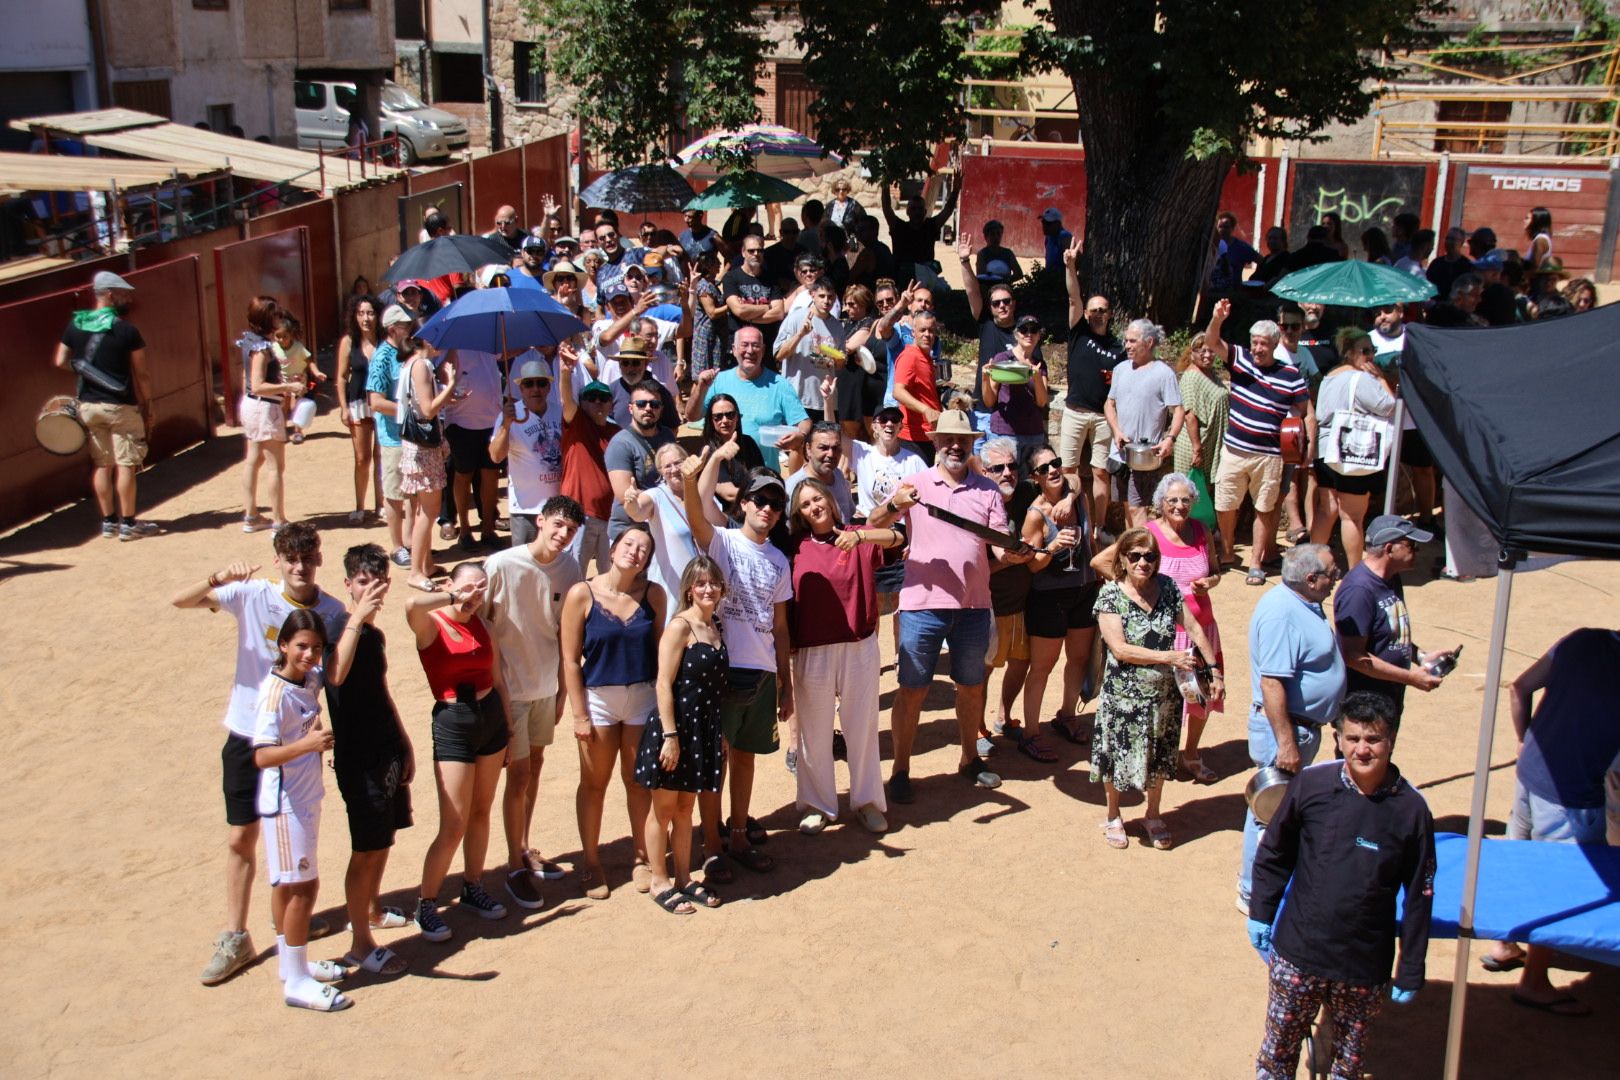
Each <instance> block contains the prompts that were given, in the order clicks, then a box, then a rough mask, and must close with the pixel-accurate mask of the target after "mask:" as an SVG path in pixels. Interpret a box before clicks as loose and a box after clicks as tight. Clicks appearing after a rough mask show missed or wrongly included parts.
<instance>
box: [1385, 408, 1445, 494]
mask: <svg viewBox="0 0 1620 1080" xmlns="http://www.w3.org/2000/svg"><path fill="white" fill-rule="evenodd" d="M1405 422H1406V402H1405V401H1403V400H1401V395H1400V394H1396V395H1395V415H1394V416H1393V417H1391V418H1390V423H1391V424H1392V425H1393V430H1394V434H1392V435H1391V436H1390V437H1389V475H1388V476H1386V477H1384V513H1386V514H1393V513H1394V512H1395V496H1396V492H1397V490H1398V489H1399V488H1400V486H1401V436H1402V435H1403V434H1405V433H1404V432H1403V431H1401V425H1402V424H1403V423H1405ZM1418 509H1419V512H1420V513H1425V514H1426V513H1428V510H1424V509H1423V508H1422V507H1419V508H1418ZM1433 509H1434V507H1432V506H1431V507H1429V510H1433Z"/></svg>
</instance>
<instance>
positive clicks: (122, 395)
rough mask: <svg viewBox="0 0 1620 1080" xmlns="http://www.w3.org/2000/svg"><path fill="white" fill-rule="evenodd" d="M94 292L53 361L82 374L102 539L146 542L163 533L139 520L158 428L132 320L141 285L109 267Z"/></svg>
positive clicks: (81, 400) (81, 407)
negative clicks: (140, 489) (139, 484)
mask: <svg viewBox="0 0 1620 1080" xmlns="http://www.w3.org/2000/svg"><path fill="white" fill-rule="evenodd" d="M90 288H91V290H92V291H93V292H94V293H95V298H96V306H95V307H93V308H91V309H89V310H88V311H75V312H74V313H73V319H72V321H71V322H69V323H68V326H67V329H66V330H64V331H62V342H61V344H60V345H58V346H57V347H56V358H55V360H54V361H53V362H54V363H55V364H56V366H57V367H59V368H68V367H71V368H72V369H73V370H74V371H76V372H78V375H79V386H78V391H77V396H78V406H77V408H78V419H79V421H80V422H81V423H82V424H83V425H84V429H85V434H86V435H87V437H88V439H89V442H90V460H91V462H92V463H93V464H94V465H95V471H94V472H93V473H92V474H91V481H90V483H91V487H92V488H93V489H94V490H95V493H96V502H97V503H98V504H99V505H100V506H101V535H102V536H104V537H107V538H109V539H110V538H112V537H115V536H116V537H117V538H118V539H120V540H139V539H140V538H141V537H143V536H151V535H152V534H153V533H155V532H157V531H158V527H157V526H156V525H154V524H153V523H151V522H149V521H137V520H136V518H135V477H136V475H137V474H139V472H140V470H141V462H143V461H145V460H146V431H147V429H148V428H149V427H151V424H152V381H151V376H150V373H149V371H148V369H147V366H146V341H145V339H144V338H142V337H141V332H140V331H139V330H137V329H135V325H134V324H133V323H131V322H128V321H127V320H126V319H125V318H124V316H125V315H127V314H128V313H129V306H130V302H131V300H132V299H133V297H134V294H135V287H134V286H133V285H131V284H130V283H129V282H127V281H125V280H124V279H123V278H121V277H119V276H118V275H117V274H115V273H113V272H112V271H110V270H102V271H100V272H99V273H97V274H96V276H95V277H94V278H93V279H91V282H90ZM42 419H43V418H42ZM115 497H116V503H115V501H114V500H115Z"/></svg>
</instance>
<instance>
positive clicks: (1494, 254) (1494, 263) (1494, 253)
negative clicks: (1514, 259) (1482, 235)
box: [1474, 248, 1507, 270]
mask: <svg viewBox="0 0 1620 1080" xmlns="http://www.w3.org/2000/svg"><path fill="white" fill-rule="evenodd" d="M1506 262H1507V256H1505V255H1503V254H1502V249H1501V248H1491V250H1489V251H1487V252H1486V253H1485V254H1483V255H1481V256H1480V257H1479V258H1477V259H1475V260H1474V265H1475V266H1476V267H1478V268H1479V269H1481V270H1500V269H1502V265H1503V264H1504V263H1506Z"/></svg>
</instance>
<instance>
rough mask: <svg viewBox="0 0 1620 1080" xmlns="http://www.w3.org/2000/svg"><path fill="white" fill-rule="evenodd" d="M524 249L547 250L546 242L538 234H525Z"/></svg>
mask: <svg viewBox="0 0 1620 1080" xmlns="http://www.w3.org/2000/svg"><path fill="white" fill-rule="evenodd" d="M523 250H524V251H544V250H546V242H545V241H544V240H542V239H541V238H540V237H538V236H525V237H524V238H523Z"/></svg>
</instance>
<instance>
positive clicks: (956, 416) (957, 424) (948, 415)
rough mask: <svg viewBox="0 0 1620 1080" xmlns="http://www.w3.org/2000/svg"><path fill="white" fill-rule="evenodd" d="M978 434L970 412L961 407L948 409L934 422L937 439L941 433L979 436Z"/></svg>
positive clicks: (934, 433)
mask: <svg viewBox="0 0 1620 1080" xmlns="http://www.w3.org/2000/svg"><path fill="white" fill-rule="evenodd" d="M978 434H979V433H978V432H977V431H975V430H974V429H973V421H972V420H970V419H968V414H967V413H965V412H963V411H962V410H961V409H946V410H945V411H944V412H942V413H940V414H939V419H938V420H936V421H935V422H934V430H933V437H934V438H936V439H937V438H939V437H940V436H941V435H972V436H974V437H977V436H978Z"/></svg>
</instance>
